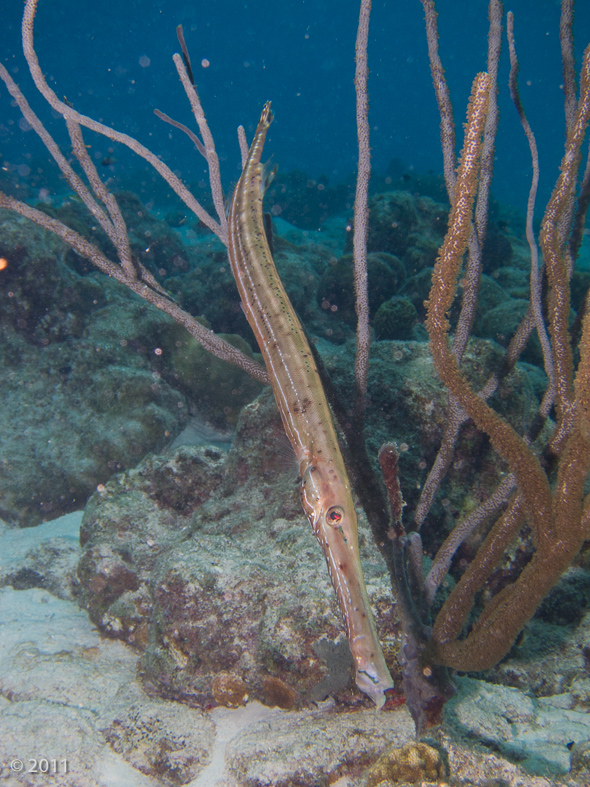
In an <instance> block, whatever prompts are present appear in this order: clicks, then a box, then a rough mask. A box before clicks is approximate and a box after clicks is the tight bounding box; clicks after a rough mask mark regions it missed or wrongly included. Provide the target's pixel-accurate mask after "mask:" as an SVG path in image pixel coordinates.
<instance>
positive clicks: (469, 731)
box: [0, 512, 590, 787]
mask: <svg viewBox="0 0 590 787" xmlns="http://www.w3.org/2000/svg"><path fill="white" fill-rule="evenodd" d="M81 516H82V513H81V512H77V513H73V514H68V515H66V516H63V517H61V518H59V519H56V520H53V521H50V522H47V523H45V524H43V525H40V526H38V527H36V528H31V529H24V530H22V529H19V530H14V529H9V528H8V527H3V528H2V530H1V531H0V569H1V573H2V577H3V579H4V578H6V577H7V576H8V575H12V576H14V573H15V572H17V571H18V570H19V566H21V567H22V566H23V565H31V561H34V560H37V561H39V560H41V561H43V560H44V559H45V560H48V559H50V556H53V559H57V560H58V562H59V564H60V565H61V566H62V571H63V572H64V574H65V573H67V572H68V571H70V570H73V567H74V566H75V562H76V559H77V554H78V549H79V546H78V533H79V527H80V522H81ZM44 555H45V556H46V557H45V558H44V557H43V556H44ZM54 581H58V580H57V579H55V580H54ZM136 661H137V654H136V653H135V652H134V651H133V650H131V649H130V648H129V647H127V646H126V645H124V644H122V643H121V642H119V641H114V640H108V639H105V638H104V637H102V636H101V635H100V634H99V633H98V632H97V630H96V629H95V628H94V627H93V625H92V624H91V623H90V621H89V619H88V617H87V615H86V613H85V612H84V611H81V610H80V609H78V607H77V606H76V605H75V604H74V603H73V602H70V601H65V600H62V599H60V598H58V597H57V596H56V595H52V593H50V592H48V591H47V590H45V589H41V588H33V589H27V590H15V589H13V588H12V587H8V586H7V587H3V588H2V589H1V590H0V686H1V696H0V752H1V753H0V761H1V762H2V771H1V772H0V783H2V784H6V785H9V787H17V785H64V787H70V785H71V786H72V787H74V785H75V786H76V787H95V786H96V787H98V786H99V785H100V787H156V785H166V784H186V785H188V786H189V787H222V786H223V787H246V786H247V787H254V786H255V785H269V787H270V785H273V786H274V785H285V786H286V785H307V784H309V785H310V787H311V785H323V784H328V783H329V784H336V785H338V787H345V785H349V786H350V787H357V785H359V786H360V785H363V784H365V778H364V775H363V770H364V769H363V768H362V767H356V766H355V765H354V763H355V758H356V762H357V764H358V762H360V761H361V760H362V756H361V755H363V756H364V755H365V754H368V756H372V757H373V759H374V758H375V756H376V754H377V753H378V752H379V751H382V750H383V749H385V748H386V747H387V746H389V745H392V744H395V745H397V746H400V745H402V744H403V743H406V742H407V741H410V740H412V737H413V724H412V722H411V719H410V717H409V713H408V712H407V710H405V709H404V708H401V709H399V710H397V711H392V712H389V713H382V712H379V711H376V710H372V709H368V708H367V709H363V710H356V711H353V712H346V713H336V712H335V711H334V708H333V704H332V703H331V702H330V701H329V700H328V701H326V702H324V703H320V704H318V705H317V707H316V708H315V709H313V710H304V711H285V710H280V709H278V708H268V707H265V706H263V705H261V704H260V703H258V702H250V703H248V704H247V705H246V706H245V707H243V708H240V709H237V710H229V709H227V708H220V707H219V708H215V709H213V710H211V711H209V712H203V711H201V710H198V709H194V708H188V707H186V706H184V705H181V704H179V703H175V702H169V701H164V700H161V699H154V698H150V697H148V696H147V695H146V694H145V693H144V692H143V689H142V687H141V685H140V683H139V682H138V680H137V678H136ZM459 686H460V688H459V694H458V699H457V700H454V701H453V703H454V705H453V710H452V714H451V715H452V719H451V720H450V721H449V722H448V723H445V726H444V728H443V729H442V730H439V732H438V742H439V743H441V744H442V745H443V746H444V748H445V749H446V751H447V754H448V757H449V764H450V776H449V778H448V779H445V780H442V781H439V782H437V783H438V784H440V785H442V784H457V785H459V784H461V785H470V784H473V785H481V787H484V785H485V787H491V786H492V785H493V787H505V786H507V785H509V786H510V787H517V786H518V787H550V785H554V784H566V785H579V786H581V785H584V784H588V771H587V770H586V771H584V772H579V773H578V775H577V776H574V775H573V774H570V775H568V774H567V771H568V769H569V758H570V750H571V748H572V745H571V744H572V741H575V742H581V741H584V740H586V741H587V740H588V739H589V738H590V715H589V714H586V713H583V712H579V711H573V710H569V709H568V704H569V703H568V696H567V695H559V696H556V697H546V698H544V699H541V700H537V699H534V698H532V697H529V696H527V695H525V694H524V693H523V692H521V691H518V690H516V689H511V688H507V687H505V686H499V685H492V684H488V683H484V682H483V681H475V680H470V679H462V680H461V681H460V682H459ZM507 756H509V757H510V759H507V758H506V757H507ZM40 758H46V761H47V763H48V765H47V764H46V763H45V762H43V763H42V767H43V768H47V767H49V769H50V770H51V769H52V768H53V769H54V770H57V771H58V772H57V773H55V774H52V773H47V774H42V773H28V772H27V771H30V770H31V768H32V767H34V761H37V762H38V763H39V762H41V760H40ZM162 758H164V760H166V763H167V768H168V774H170V773H172V771H173V769H172V770H171V769H170V764H171V763H174V762H175V758H176V765H177V766H178V767H177V770H176V780H173V781H171V780H170V779H162V778H159V777H157V776H155V775H154V773H155V770H156V769H157V765H158V763H159V762H160V763H161V762H162ZM511 760H512V761H511ZM64 761H67V771H68V772H67V773H64V772H63V771H64V764H63V763H64ZM515 761H519V762H520V765H516V764H514V762H515ZM19 768H22V771H21V772H18V769H19ZM543 772H545V773H546V774H547V775H540V774H542V773H543ZM550 772H553V773H552V774H551V775H549V773H550ZM422 784H424V785H426V784H430V782H426V781H424V782H422Z"/></svg>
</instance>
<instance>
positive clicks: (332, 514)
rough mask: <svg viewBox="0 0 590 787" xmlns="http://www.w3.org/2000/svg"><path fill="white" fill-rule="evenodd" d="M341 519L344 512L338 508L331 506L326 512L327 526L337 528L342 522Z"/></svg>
mask: <svg viewBox="0 0 590 787" xmlns="http://www.w3.org/2000/svg"><path fill="white" fill-rule="evenodd" d="M343 517H344V511H343V510H342V509H341V508H339V507H338V506H333V507H332V508H330V509H329V510H328V513H327V514H326V522H327V523H328V524H329V525H333V526H334V527H338V525H339V524H340V523H341V522H342V519H343Z"/></svg>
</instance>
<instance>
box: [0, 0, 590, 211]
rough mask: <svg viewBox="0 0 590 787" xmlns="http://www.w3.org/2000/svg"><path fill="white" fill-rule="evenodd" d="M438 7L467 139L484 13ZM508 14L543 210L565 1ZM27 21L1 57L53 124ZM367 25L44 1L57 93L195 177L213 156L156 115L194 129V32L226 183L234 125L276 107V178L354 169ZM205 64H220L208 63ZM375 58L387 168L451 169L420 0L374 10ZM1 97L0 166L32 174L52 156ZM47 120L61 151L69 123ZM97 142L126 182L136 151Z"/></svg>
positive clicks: (345, 2)
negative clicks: (187, 90) (183, 67)
mask: <svg viewBox="0 0 590 787" xmlns="http://www.w3.org/2000/svg"><path fill="white" fill-rule="evenodd" d="M437 7H438V11H439V26H440V33H441V56H442V59H443V64H444V65H445V68H446V70H447V76H448V80H449V84H450V89H451V96H452V100H453V105H454V109H455V115H456V119H457V125H458V128H459V129H460V128H461V124H462V122H463V118H464V113H465V105H466V101H467V97H468V93H469V88H470V83H471V80H472V78H473V76H474V74H475V73H476V72H477V71H478V70H482V69H484V68H485V60H486V49H487V3H486V2H484V0H472V1H471V2H457V1H456V0H455V1H454V2H453V0H440V1H439V2H438V4H437ZM508 8H512V10H513V11H514V13H515V17H516V32H517V47H518V52H519V58H520V62H521V80H520V82H521V93H522V98H523V102H524V104H525V107H526V109H527V112H528V115H529V119H530V122H531V125H532V126H533V128H534V130H535V133H536V135H537V141H538V144H539V148H540V156H541V169H542V175H541V191H540V199H539V205H540V206H541V207H542V205H543V204H544V203H545V202H546V200H547V198H548V195H549V193H550V189H551V186H552V184H553V182H554V180H555V178H556V176H557V171H558V170H557V168H558V165H559V160H560V157H561V155H562V152H563V141H564V132H563V100H562V92H561V63H560V51H559V40H558V23H559V3H558V2H556V0H515V2H513V3H512V5H511V6H507V7H506V9H505V10H507V9H508ZM21 11H22V2H20V0H3V2H2V26H1V28H0V43H1V45H2V46H1V52H2V60H3V62H4V63H5V64H6V65H7V67H8V68H9V70H10V71H11V73H12V74H13V76H14V77H15V79H17V81H18V82H19V84H20V85H21V87H22V88H23V89H24V90H25V92H26V95H27V96H28V98H29V100H30V101H31V102H32V103H33V106H34V107H35V108H36V109H38V110H39V111H40V113H41V114H42V117H43V118H44V120H46V121H48V120H50V118H51V114H50V113H48V112H47V110H46V109H44V107H43V102H42V101H39V100H38V99H37V97H36V96H35V89H34V86H33V85H32V83H31V80H30V77H29V75H28V72H27V69H26V63H25V62H24V59H23V57H22V54H21V51H20V16H21ZM357 18H358V3H357V2H351V1H350V0H313V2H311V1H308V2H306V1H305V0H282V1H281V2H276V0H275V1H274V2H269V0H256V2H240V1H238V0H217V1H216V2H214V3H211V2H207V3H205V2H202V1H201V2H199V1H196V2H187V0H160V1H159V2H142V1H140V0H117V1H115V0H101V2H100V3H95V2H89V0H81V1H80V2H75V0H40V3H39V10H38V13H37V23H36V47H37V51H38V55H39V59H40V62H41V65H42V68H43V70H44V71H45V73H46V74H47V75H48V76H49V77H50V78H51V84H52V86H53V87H54V88H55V90H56V92H57V93H58V95H59V96H60V97H61V96H63V95H65V96H67V98H68V100H69V101H70V102H72V104H73V105H74V106H75V107H76V108H77V109H78V110H79V111H81V112H84V113H86V114H89V115H91V116H92V117H95V118H100V119H102V120H103V121H104V122H106V123H108V124H111V125H112V126H114V127H116V128H117V129H119V130H121V131H126V132H127V133H130V134H132V135H134V136H136V137H137V138H138V139H139V140H141V141H142V142H143V143H144V144H146V145H147V146H149V147H150V148H151V149H152V150H153V151H154V152H156V153H157V154H158V155H160V156H161V157H163V158H164V160H166V161H167V163H168V164H170V165H171V166H172V168H173V169H175V170H178V172H179V173H181V174H182V176H183V178H184V179H185V180H186V181H189V182H190V181H194V180H198V179H200V178H201V177H202V176H203V175H204V172H205V171H204V167H203V161H202V159H201V158H200V156H199V155H198V154H197V153H196V151H195V150H194V148H193V145H192V144H191V142H190V141H189V140H188V139H187V138H185V137H184V136H183V135H182V134H181V133H180V132H176V131H174V130H172V129H170V128H169V127H168V126H166V125H165V124H163V123H162V122H161V121H160V120H158V119H157V118H156V117H155V116H154V114H153V109H154V108H159V109H161V110H162V111H164V112H166V113H167V114H169V115H171V116H173V117H174V118H176V119H178V120H180V121H182V122H184V123H187V124H192V117H191V114H190V109H189V107H188V102H187V101H186V99H185V96H184V94H183V91H182V88H181V86H180V84H179V81H178V78H177V75H176V72H175V69H174V66H173V64H172V59H171V58H172V54H173V52H175V51H178V43H177V41H176V35H175V27H176V25H177V24H179V23H182V24H183V26H184V29H185V36H186V39H187V44H188V46H189V50H190V53H191V57H192V61H193V66H194V71H195V76H196V79H197V82H198V88H199V92H200V95H201V98H202V102H203V105H204V107H205V110H206V113H207V116H208V119H209V123H210V126H211V128H212V130H213V133H214V136H215V139H216V143H217V147H218V152H219V155H220V158H221V160H222V167H223V178H224V183H225V184H226V187H229V186H230V184H231V183H232V182H233V181H235V179H236V178H237V176H238V173H239V151H238V146H237V140H236V132H235V129H236V127H237V126H238V124H240V123H242V124H243V125H244V126H245V127H246V129H247V130H248V131H249V132H250V134H251V132H252V130H253V128H254V126H255V124H256V121H257V119H258V115H259V113H260V109H261V107H262V104H263V103H264V101H266V100H267V99H271V100H272V101H273V108H274V110H275V113H276V120H275V123H274V125H273V127H272V129H271V135H270V138H269V142H268V143H267V150H268V152H269V153H272V154H273V160H274V161H275V162H276V163H277V164H278V165H279V167H280V169H281V170H282V171H288V170H290V169H294V168H297V169H302V170H305V171H306V172H307V173H308V174H309V175H310V176H311V177H318V176H319V175H321V174H324V175H326V176H327V177H328V178H329V180H330V183H335V182H337V181H339V180H341V179H343V178H344V177H346V176H347V175H348V174H350V173H351V172H352V171H353V170H354V167H355V158H356V141H355V116H354V111H355V107H354V91H353V75H354V42H355V34H356V24H357ZM575 30H576V45H577V46H576V48H577V55H578V62H579V58H580V55H581V50H582V46H583V44H585V43H586V42H587V41H588V40H590V3H587V2H581V3H579V4H578V9H577V16H576V25H575ZM505 49H506V47H505ZM205 60H206V61H208V63H209V66H208V67H203V66H202V65H201V63H202V61H205ZM369 63H370V68H371V74H370V97H371V109H370V111H371V114H370V120H371V125H372V128H373V131H372V149H373V165H374V168H375V170H377V171H382V172H383V171H384V170H385V169H386V167H387V164H388V163H389V161H390V160H391V159H394V158H398V159H401V160H402V161H403V162H404V165H405V166H406V167H407V168H413V169H414V170H415V171H417V172H425V171H426V172H427V171H434V172H437V173H438V172H440V171H441V169H442V164H441V154H440V145H439V129H438V113H437V109H436V104H435V99H434V93H433V89H432V83H431V80H430V71H429V65H428V60H427V51H426V42H425V34H424V26H423V12H422V5H421V3H420V2H418V0H410V1H409V2H395V3H394V2H388V1H387V0H376V1H375V3H374V7H373V13H372V19H371V31H370V44H369ZM507 73H508V64H507V54H506V52H504V53H503V58H502V68H501V80H500V84H501V91H500V108H501V122H500V131H499V136H498V145H497V162H496V177H495V181H494V185H493V193H494V194H495V196H496V197H497V198H498V199H500V200H501V201H503V202H506V203H510V204H512V205H514V206H516V207H520V208H522V209H524V206H525V203H526V195H527V191H528V186H529V177H530V164H529V157H528V147H527V145H526V142H525V141H524V138H523V135H522V132H521V130H520V125H519V122H518V119H517V117H516V113H515V111H514V108H513V107H512V105H511V102H510V99H509V96H508V94H507V89H506V82H507ZM0 95H1V98H0V102H1V103H0V106H1V107H2V112H1V113H0V145H1V151H2V155H3V158H2V160H1V161H2V164H3V166H5V167H9V168H10V169H14V168H15V167H16V168H20V169H19V170H18V171H20V172H21V174H22V175H24V176H25V177H26V174H27V171H28V169H27V168H28V167H30V166H31V162H33V165H34V166H37V165H38V159H43V158H45V154H44V152H43V149H42V147H41V145H40V143H38V142H37V141H36V140H34V139H33V137H34V134H33V132H30V131H29V132H25V133H23V131H22V125H23V124H22V122H20V117H19V114H18V112H17V110H15V109H11V108H9V99H8V97H7V95H6V92H5V90H4V88H2V89H0ZM49 125H50V127H51V129H52V132H53V133H54V134H55V135H56V137H57V138H58V139H59V140H64V133H63V131H62V130H61V128H60V126H59V125H58V124H56V123H54V122H53V123H52V122H49ZM85 134H86V140H87V142H88V143H89V144H91V145H92V152H93V154H94V155H95V157H96V159H97V160H102V159H103V158H104V157H109V156H112V157H114V158H115V159H116V163H117V165H118V167H119V172H120V171H122V170H125V168H133V167H134V166H136V163H135V162H133V161H132V160H131V159H130V156H129V154H127V153H126V152H124V151H120V150H111V147H112V146H111V144H110V143H109V142H108V141H107V140H104V139H96V138H94V139H93V138H91V137H92V135H91V134H90V133H89V132H85ZM459 136H460V135H459ZM37 157H38V159H37ZM538 212H539V213H540V212H541V208H539V210H538Z"/></svg>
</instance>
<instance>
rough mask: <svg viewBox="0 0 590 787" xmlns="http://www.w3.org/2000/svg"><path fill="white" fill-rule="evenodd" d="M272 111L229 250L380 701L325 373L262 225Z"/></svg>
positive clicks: (383, 679) (265, 117)
mask: <svg viewBox="0 0 590 787" xmlns="http://www.w3.org/2000/svg"><path fill="white" fill-rule="evenodd" d="M272 119H273V115H272V112H271V109H270V102H267V103H266V104H265V106H264V109H263V110H262V115H261V117H260V121H259V123H258V127H257V129H256V134H255V136H254V140H253V142H252V147H251V148H250V152H249V154H248V158H247V161H246V164H245V166H244V169H243V172H242V176H241V178H240V180H239V182H238V184H237V186H236V188H235V191H234V195H233V199H232V203H231V209H230V217H229V258H230V262H231V266H232V270H233V274H234V276H235V279H236V282H237V285H238V289H239V291H240V296H241V299H242V306H243V309H244V312H245V314H246V317H247V318H248V322H249V323H250V325H251V327H252V330H253V331H254V334H255V335H256V339H257V341H258V345H259V347H260V351H261V352H262V355H263V357H264V361H265V363H266V368H267V370H268V373H269V376H270V379H271V384H272V387H273V391H274V395H275V398H276V401H277V405H278V408H279V411H280V413H281V417H282V420H283V425H284V427H285V431H286V433H287V436H288V438H289V440H290V441H291V444H292V446H293V448H294V449H295V454H296V457H297V461H298V463H299V474H300V476H301V501H302V504H303V508H304V510H305V513H306V514H307V516H308V518H309V521H310V523H311V526H312V528H313V531H314V533H315V535H316V537H317V539H318V541H319V542H320V545H321V547H322V550H323V552H324V555H325V558H326V562H327V564H328V570H329V573H330V577H331V579H332V584H333V586H334V589H335V591H336V596H337V598H338V603H339V605H340V609H341V611H342V614H343V616H344V620H345V623H346V631H347V635H348V641H349V643H350V649H351V652H352V656H353V659H354V663H355V667H356V684H357V686H358V687H359V689H361V691H363V692H365V693H366V694H368V695H369V696H370V697H371V699H372V700H373V701H374V702H375V704H376V705H377V706H378V707H381V706H382V705H383V703H384V701H385V694H384V692H385V691H386V690H387V689H390V688H391V687H392V686H393V681H392V679H391V676H390V674H389V671H388V669H387V665H386V664H385V659H384V657H383V653H382V651H381V646H380V644H379V640H378V638H377V631H376V628H375V622H374V620H373V615H372V613H371V607H370V604H369V599H368V596H367V591H366V588H365V582H364V579H363V573H362V568H361V562H360V555H359V548H358V536H357V518H356V512H355V509H354V504H353V500H352V495H351V490H350V483H349V481H348V476H347V473H346V469H345V467H344V462H343V459H342V455H341V453H340V449H339V447H338V440H337V437H336V431H335V428H334V422H333V420H332V415H331V412H330V409H329V406H328V402H327V400H326V397H325V394H324V391H323V388H322V385H321V382H320V377H319V374H318V371H317V368H316V365H315V363H314V360H313V356H312V353H311V350H310V347H309V344H308V342H307V340H306V338H305V334H304V332H303V329H302V327H301V324H300V322H299V320H298V318H297V315H296V314H295V311H294V310H293V307H292V306H291V302H290V301H289V298H288V296H287V294H286V292H285V290H284V288H283V285H282V283H281V280H280V278H279V275H278V273H277V270H276V267H275V264H274V261H273V258H272V254H271V252H270V249H269V245H268V242H267V239H266V234H265V231H264V223H263V214H262V198H263V195H264V194H263V192H264V182H263V181H264V178H263V168H262V165H261V156H262V149H263V147H264V141H265V138H266V133H267V131H268V128H269V126H270V124H271V122H272Z"/></svg>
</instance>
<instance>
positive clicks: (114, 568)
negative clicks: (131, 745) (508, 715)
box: [78, 392, 397, 707]
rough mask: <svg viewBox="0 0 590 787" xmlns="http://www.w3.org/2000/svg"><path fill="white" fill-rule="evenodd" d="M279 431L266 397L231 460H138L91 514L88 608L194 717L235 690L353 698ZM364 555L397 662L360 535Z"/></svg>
mask: <svg viewBox="0 0 590 787" xmlns="http://www.w3.org/2000/svg"><path fill="white" fill-rule="evenodd" d="M281 433H282V426H281V423H280V419H279V417H278V413H277V411H276V407H275V405H274V401H273V399H272V396H271V394H270V392H266V393H265V394H263V395H262V396H261V397H259V398H258V399H257V400H256V401H255V402H254V403H253V404H252V405H250V406H248V407H246V408H245V411H244V413H243V416H242V418H241V420H240V423H239V427H238V434H237V437H236V441H235V443H234V446H233V447H232V449H231V451H230V453H229V455H228V456H227V458H224V457H223V455H222V454H221V452H219V451H218V450H217V449H214V448H212V447H205V446H203V447H200V448H195V447H183V448H180V449H178V451H177V452H175V453H173V454H171V455H170V456H169V457H156V458H154V459H151V460H146V461H144V462H143V463H142V464H141V465H140V466H139V467H138V468H137V470H135V471H130V472H127V473H125V474H122V475H120V476H117V477H116V478H115V479H113V480H111V481H109V482H108V483H107V484H105V485H104V488H103V489H102V490H101V491H99V492H98V493H97V494H96V495H94V496H93V498H92V499H91V501H90V503H89V505H88V507H87V509H86V513H85V516H84V521H83V527H82V541H83V544H84V553H83V556H82V558H81V561H80V565H79V569H78V575H79V578H80V582H81V585H82V588H83V602H84V604H85V606H86V607H87V609H88V610H89V612H90V615H91V617H92V620H93V621H94V622H95V623H96V625H97V626H98V627H99V628H100V629H101V630H102V631H104V632H105V633H107V634H109V635H111V636H116V637H119V638H121V639H123V640H125V641H127V642H129V643H132V644H134V645H136V646H138V647H139V648H140V649H141V650H143V656H142V659H141V673H142V675H143V678H144V683H145V685H146V686H147V687H148V688H149V689H150V690H151V691H153V692H155V693H158V694H160V695H163V696H166V697H172V698H176V699H179V700H182V701H184V702H187V703H189V704H194V705H200V706H207V705H211V704H215V703H219V702H221V703H222V704H228V702H229V701H230V700H231V703H232V704H239V703H238V701H237V699H236V697H237V696H238V695H239V694H240V693H241V694H242V695H243V696H245V694H248V696H249V697H251V698H256V699H259V700H260V701H262V702H263V703H265V704H268V705H276V706H279V707H293V706H294V705H296V704H299V703H302V702H303V703H305V702H307V701H309V700H312V699H313V700H317V699H323V698H324V697H325V696H326V695H327V694H329V693H330V692H333V691H340V692H341V693H342V691H343V690H346V692H345V694H343V695H342V696H343V697H348V701H351V699H352V696H353V695H352V694H350V691H351V689H352V684H351V660H350V654H349V653H348V655H347V652H348V645H347V643H346V640H345V639H343V638H342V628H343V627H342V622H341V619H340V615H339V612H338V608H337V603H336V599H335V595H334V592H333V590H332V587H331V584H330V580H329V577H328V573H327V570H326V566H325V562H324V558H323V556H322V553H321V550H320V548H319V546H318V545H317V542H316V541H315V538H314V536H313V534H312V532H311V529H310V527H309V524H308V523H307V521H306V519H305V517H304V516H303V514H302V512H301V508H300V502H299V493H298V483H297V471H296V466H295V462H294V459H293V458H292V456H290V455H288V450H290V449H287V447H286V445H285V438H284V435H283V436H282V437H281ZM285 454H287V455H286V456H285ZM183 490H186V498H185V497H183V495H182V492H183ZM189 500H191V501H192V507H191V506H189V505H188V501H189ZM361 551H362V555H363V559H364V561H365V568H366V577H367V583H368V588H369V594H370V596H371V598H372V601H373V604H374V607H375V610H376V617H377V624H378V627H379V628H380V633H381V639H382V641H383V642H384V643H385V647H386V650H387V651H388V652H389V654H390V657H391V655H392V654H393V652H394V651H395V648H396V636H397V624H396V623H395V622H394V621H393V620H392V617H391V606H392V600H391V596H390V590H389V581H388V578H387V573H386V570H385V567H384V565H383V563H382V561H381V558H380V557H379V556H378V554H377V552H376V549H375V548H374V547H373V546H372V544H371V541H370V539H369V538H368V537H367V535H366V531H365V530H364V528H363V529H362V530H361ZM341 651H344V652H343V653H341ZM222 674H224V675H230V676H231V680H229V678H224V680H223V686H225V689H224V690H223V691H222V688H223V686H222V683H220V681H221V677H220V675H222ZM228 680H229V683H230V684H231V685H230V689H231V691H230V690H229V689H228V688H227V685H226V684H227V683H228ZM238 685H239V686H240V687H242V688H241V689H240V691H238V692H237V693H236V691H235V689H236V686H238ZM228 693H229V695H231V697H229V700H228V697H227V695H228ZM356 696H357V698H358V694H357V695H356Z"/></svg>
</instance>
